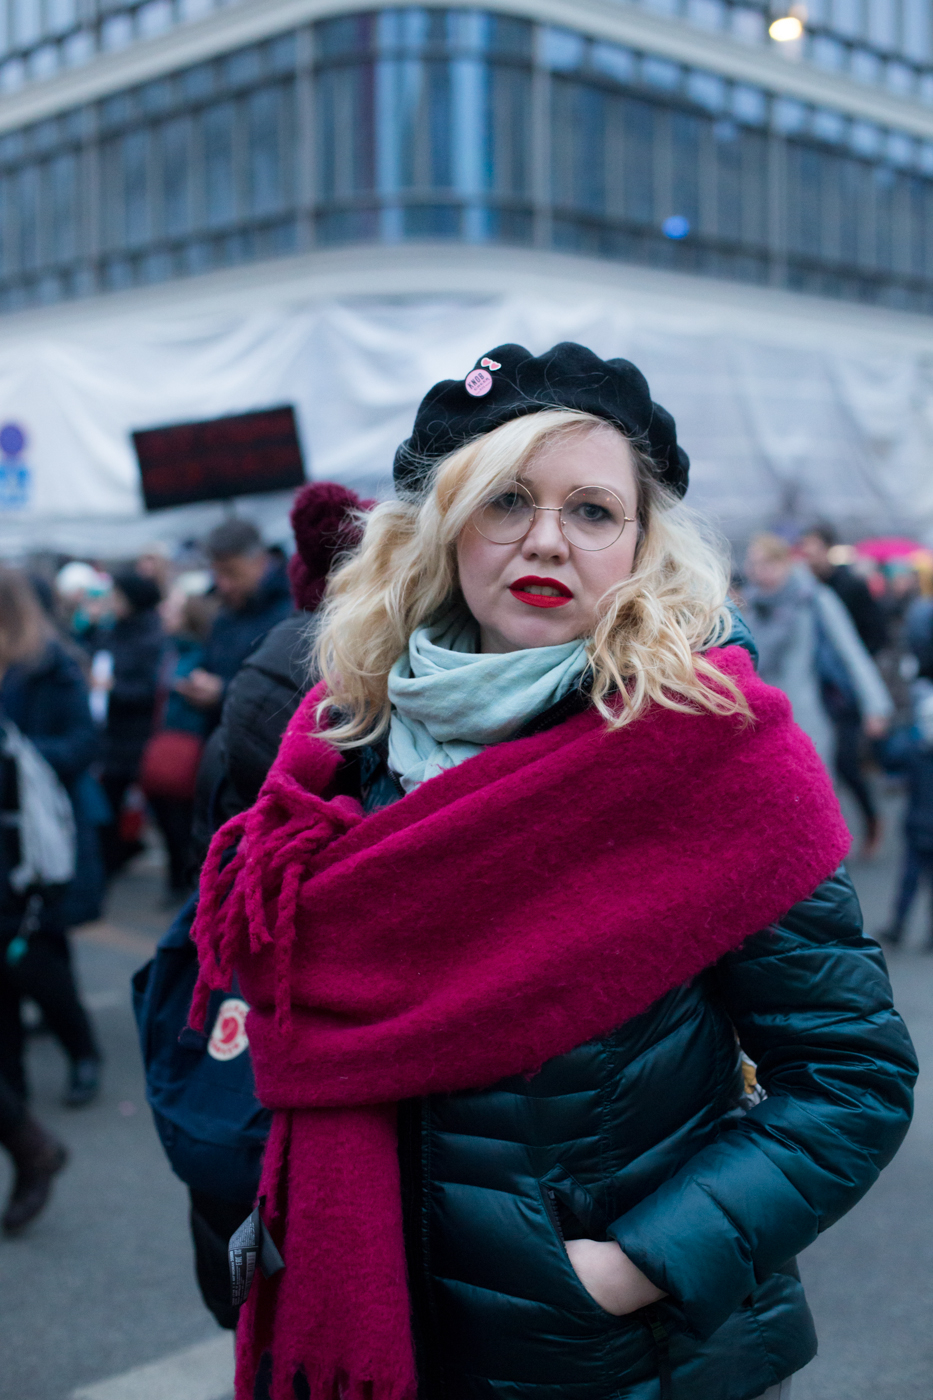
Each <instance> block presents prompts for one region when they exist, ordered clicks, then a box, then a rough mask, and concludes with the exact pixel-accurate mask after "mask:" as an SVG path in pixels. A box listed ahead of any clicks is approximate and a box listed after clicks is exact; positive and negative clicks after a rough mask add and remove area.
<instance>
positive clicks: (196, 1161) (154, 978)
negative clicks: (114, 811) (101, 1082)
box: [133, 895, 272, 1209]
mask: <svg viewBox="0 0 933 1400" xmlns="http://www.w3.org/2000/svg"><path fill="white" fill-rule="evenodd" d="M196 910H197V896H196V895H192V897H191V899H190V900H189V901H188V903H187V904H186V905H185V906H184V908H183V909H182V910H181V912H180V913H179V915H178V917H177V918H176V919H175V922H174V923H173V924H172V926H171V928H170V929H169V930H168V932H167V933H166V934H165V936H164V937H163V938H162V939H161V941H160V943H159V945H158V947H157V949H156V953H155V957H154V958H153V959H152V961H151V962H148V963H146V965H145V967H142V968H140V970H139V971H138V972H137V973H136V974H135V976H134V977H133V1010H134V1012H135V1014H136V1024H137V1027H138V1030H139V1041H140V1046H141V1048H142V1055H143V1064H144V1065H145V1069H146V1098H147V1099H148V1101H149V1106H150V1108H151V1109H152V1116H153V1118H154V1119H155V1125H156V1129H157V1130H158V1134H159V1137H160V1138H161V1139H162V1146H163V1147H164V1148H165V1152H166V1155H167V1157H168V1159H169V1162H170V1163H171V1167H172V1170H173V1171H174V1173H175V1175H176V1176H178V1177H180V1178H181V1180H182V1181H183V1182H184V1183H185V1185H186V1186H190V1187H192V1188H193V1189H194V1190H195V1191H203V1192H205V1193H206V1194H209V1195H211V1196H220V1197H223V1198H225V1199H227V1200H230V1201H242V1202H243V1203H244V1205H246V1207H247V1209H248V1208H249V1205H251V1204H252V1202H253V1201H254V1200H255V1199H256V1196H257V1195H258V1191H259V1174H260V1168H261V1165H262V1153H263V1148H264V1147H265V1144H266V1138H267V1137H268V1134H269V1126H270V1124H271V1121H272V1114H271V1113H270V1112H269V1110H268V1109H265V1108H263V1107H262V1105H261V1104H260V1102H259V1100H258V1099H257V1098H256V1089H255V1083H254V1080H253V1066H252V1061H251V1059H250V1054H249V1047H248V1043H247V1039H246V1032H245V1030H244V1029H243V1022H244V1019H245V1014H246V1010H247V1008H246V1003H245V1002H244V1001H243V1000H242V998H241V997H239V995H238V993H237V989H236V988H235V987H234V988H232V989H231V991H229V992H214V993H213V994H212V996H211V999H210V1003H209V1005H208V1011H207V1019H206V1021H205V1023H204V1031H205V1033H204V1034H203V1035H202V1034H201V1033H199V1032H198V1031H193V1030H191V1029H190V1028H189V1026H188V1011H189V1008H190V1006H191V997H192V994H193V992H194V984H195V981H196V980H197V975H198V957H197V951H196V949H195V946H194V944H193V943H192V941H191V938H190V937H189V934H190V931H191V925H192V923H193V922H194V916H195V912H196Z"/></svg>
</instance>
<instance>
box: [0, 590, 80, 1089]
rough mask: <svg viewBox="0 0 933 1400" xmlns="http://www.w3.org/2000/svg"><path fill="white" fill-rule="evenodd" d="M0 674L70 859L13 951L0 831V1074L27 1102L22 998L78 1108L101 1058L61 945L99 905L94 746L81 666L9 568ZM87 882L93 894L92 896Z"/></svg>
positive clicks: (4, 776) (5, 713) (0, 625)
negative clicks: (88, 784)
mask: <svg viewBox="0 0 933 1400" xmlns="http://www.w3.org/2000/svg"><path fill="white" fill-rule="evenodd" d="M18 638H19V639H20V640H17V639H18ZM0 671H2V673H3V675H2V683H0V725H2V723H3V721H4V720H6V721H12V722H13V723H14V724H15V725H16V727H17V728H18V729H19V731H20V732H21V733H22V734H24V735H25V736H26V738H27V739H28V740H29V741H30V742H31V743H32V744H33V745H34V746H35V748H36V749H37V750H38V752H39V754H40V755H41V757H42V758H43V759H44V760H45V761H46V763H48V764H49V765H50V767H51V768H52V770H53V771H54V772H55V774H56V775H57V777H58V778H59V780H60V781H61V782H62V784H63V785H64V787H65V791H66V792H67V793H68V796H69V797H70V799H71V802H72V807H73V809H74V814H75V819H76V822H77V832H76V838H77V856H78V858H77V872H76V876H75V880H74V881H73V882H72V885H71V886H70V887H66V888H65V889H64V890H56V891H43V892H40V895H39V896H37V899H38V905H37V907H36V908H35V909H34V910H31V911H30V912H29V919H30V924H31V927H30V932H29V936H28V940H27V941H26V942H25V946H24V947H22V948H20V949H18V950H14V949H13V941H14V940H15V939H17V938H18V937H19V936H20V933H21V928H22V926H23V924H24V920H25V918H26V913H27V900H26V898H25V897H24V896H23V895H21V894H18V893H16V891H14V890H13V888H12V887H11V886H10V884H9V872H10V870H11V868H12V866H13V865H15V863H16V859H17V857H16V854H15V852H11V851H10V850H9V849H8V845H9V842H10V841H11V840H12V839H13V836H12V831H13V828H12V827H11V828H9V829H8V830H6V831H5V834H4V841H5V842H6V843H7V845H5V846H4V847H3V852H2V858H0V900H2V906H0V907H2V914H0V930H2V937H0V944H2V946H3V952H2V954H0V1072H2V1074H3V1075H4V1077H5V1079H6V1081H7V1082H8V1083H9V1085H10V1086H11V1087H12V1088H13V1090H14V1091H15V1092H16V1093H17V1094H18V1095H20V1097H21V1098H23V1099H24V1100H25V1098H26V1094H27V1085H26V1070H25V1064H24V1047H25V1033H24V1028H23V1024H22V1015H21V1003H22V1000H23V998H24V997H27V996H28V997H29V998H30V999H31V1000H32V1001H34V1002H35V1003H36V1005H37V1006H38V1007H39V1009H40V1011H41V1012H42V1016H43V1019H44V1021H45V1024H46V1026H47V1027H48V1029H49V1030H50V1031H51V1032H52V1034H53V1035H54V1036H55V1037H56V1039H57V1040H58V1041H59V1043H60V1044H61V1046H62V1049H63V1050H64V1051H65V1054H66V1055H67V1057H68V1062H69V1077H68V1084H67V1087H66V1091H65V1100H64V1101H65V1103H66V1104H67V1105H69V1106H70V1107H75V1108H77V1107H81V1106H82V1105H83V1104H86V1103H89V1102H90V1101H91V1100H92V1099H93V1098H94V1097H95V1095H96V1093H97V1091H98V1087H99V1081H100V1051H99V1049H98V1045H97V1041H96V1038H95V1036H94V1032H93V1029H92V1027H91V1023H90V1019H89V1017H88V1015H87V1012H86V1011H85V1009H84V1007H83V1006H82V1004H81V1001H80V998H79V996H78V991H77V987H76V984H75V979H74V973H73V970H72V965H71V953H70V949H69V945H68V939H67V930H68V928H69V926H70V924H71V923H72V922H73V921H74V918H75V913H76V912H77V907H78V906H80V905H83V906H84V910H85V912H87V906H88V904H89V903H90V904H92V905H93V902H94V900H95V898H96V900H97V902H98V904H99V898H100V887H101V885H102V870H101V866H100V858H99V855H98V853H97V851H96V850H95V842H96V832H95V829H94V828H93V826H89V822H88V820H87V817H86V813H85V809H84V807H83V805H82V801H81V796H82V794H81V784H82V781H83V779H84V778H86V776H87V770H88V765H89V764H90V763H91V761H92V759H93V758H94V755H95V752H96V749H97V742H98V740H97V734H96V731H95V728H94V725H93V722H92V720H91V714H90V709H89V706H88V694H87V685H86V683H85V680H84V676H83V674H82V672H81V669H80V667H79V666H78V664H77V663H76V661H75V660H74V659H73V658H72V657H71V656H69V655H68V653H67V651H66V650H65V648H64V647H63V646H62V644H61V643H60V642H59V641H58V640H57V638H56V637H55V636H54V635H53V634H52V631H51V627H50V626H49V624H48V621H47V619H46V618H45V616H44V614H43V613H42V611H41V609H40V608H39V605H38V601H37V599H36V598H35V595H34V593H33V591H32V589H31V587H30V585H29V583H28V580H26V578H25V577H24V576H23V575H21V574H19V573H18V572H16V571H14V570H10V569H0ZM0 782H2V786H3V789H4V795H3V803H4V806H5V807H6V808H7V810H8V811H14V810H16V807H17V804H18V803H19V802H20V801H21V799H22V794H21V793H20V792H19V790H18V777H17V774H16V772H15V771H14V770H13V769H12V767H11V764H10V761H9V760H4V762H3V764H2V765H0ZM95 883H96V889H94V888H92V887H91V886H93V885H94V884H95ZM90 912H93V908H92V909H91V911H90ZM14 954H15V956H14Z"/></svg>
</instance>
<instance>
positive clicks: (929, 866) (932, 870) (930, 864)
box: [918, 851, 933, 953]
mask: <svg viewBox="0 0 933 1400" xmlns="http://www.w3.org/2000/svg"><path fill="white" fill-rule="evenodd" d="M918 859H919V860H920V861H921V863H922V866H923V879H924V881H925V883H926V884H927V886H928V887H929V890H930V901H931V905H930V923H929V925H928V927H929V930H930V932H929V934H928V936H927V941H926V943H925V944H924V948H925V950H926V951H927V952H928V953H930V952H933V851H924V852H923V853H922V854H921V855H920V856H919V857H918Z"/></svg>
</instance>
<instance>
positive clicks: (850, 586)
mask: <svg viewBox="0 0 933 1400" xmlns="http://www.w3.org/2000/svg"><path fill="white" fill-rule="evenodd" d="M838 544H839V536H838V535H837V533H836V531H835V530H834V529H833V527H832V526H831V525H811V526H810V528H809V529H808V530H807V531H806V532H805V533H804V534H803V535H801V537H800V541H799V549H800V553H801V554H802V555H803V557H804V559H805V560H806V561H807V564H808V565H809V567H810V570H811V572H812V573H813V575H814V577H815V578H817V579H818V580H819V581H820V583H823V584H825V585H826V587H827V588H831V589H832V590H833V592H834V593H835V594H836V595H837V596H838V597H839V598H840V599H841V600H842V602H843V603H844V604H845V606H846V609H847V611H848V613H849V616H850V617H851V619H852V621H853V622H854V624H855V630H856V632H858V634H859V637H860V638H861V640H862V645H863V646H864V648H865V650H866V651H867V652H868V653H869V655H870V656H875V655H876V654H877V653H878V652H879V651H881V650H882V648H883V647H884V646H885V643H886V641H887V623H886V620H885V615H884V608H883V607H882V605H881V604H880V603H879V602H878V601H877V599H875V598H874V597H873V596H872V592H871V589H870V588H869V587H868V584H867V583H866V582H865V580H864V579H861V578H859V576H858V574H857V573H856V572H855V571H854V569H852V567H851V566H850V565H849V564H835V563H833V561H832V559H831V557H830V551H831V550H832V549H834V548H835V547H836V546H837V545H838Z"/></svg>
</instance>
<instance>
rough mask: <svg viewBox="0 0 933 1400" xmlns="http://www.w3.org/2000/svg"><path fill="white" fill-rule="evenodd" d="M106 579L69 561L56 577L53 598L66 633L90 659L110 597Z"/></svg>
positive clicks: (78, 561) (91, 568)
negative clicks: (58, 605)
mask: <svg viewBox="0 0 933 1400" xmlns="http://www.w3.org/2000/svg"><path fill="white" fill-rule="evenodd" d="M110 586H111V580H110V577H109V575H107V574H105V573H102V572H101V571H100V570H99V569H95V568H94V566H93V565H92V564H87V563H85V562H84V561H83V560H81V559H72V561H71V562H70V563H69V564H65V565H64V566H63V567H62V568H61V569H59V571H58V573H57V574H56V576H55V597H56V598H57V599H58V602H59V604H60V605H61V611H62V623H63V626H64V629H65V631H66V632H67V634H68V636H69V637H70V638H71V640H72V641H73V642H75V643H76V644H77V645H78V646H79V647H80V648H81V650H82V651H83V652H85V653H86V654H87V656H88V657H91V656H92V655H93V653H94V651H95V650H96V649H97V646H98V642H99V637H100V629H101V624H102V622H103V620H104V617H105V614H106V610H107V605H108V600H109V597H110Z"/></svg>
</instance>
